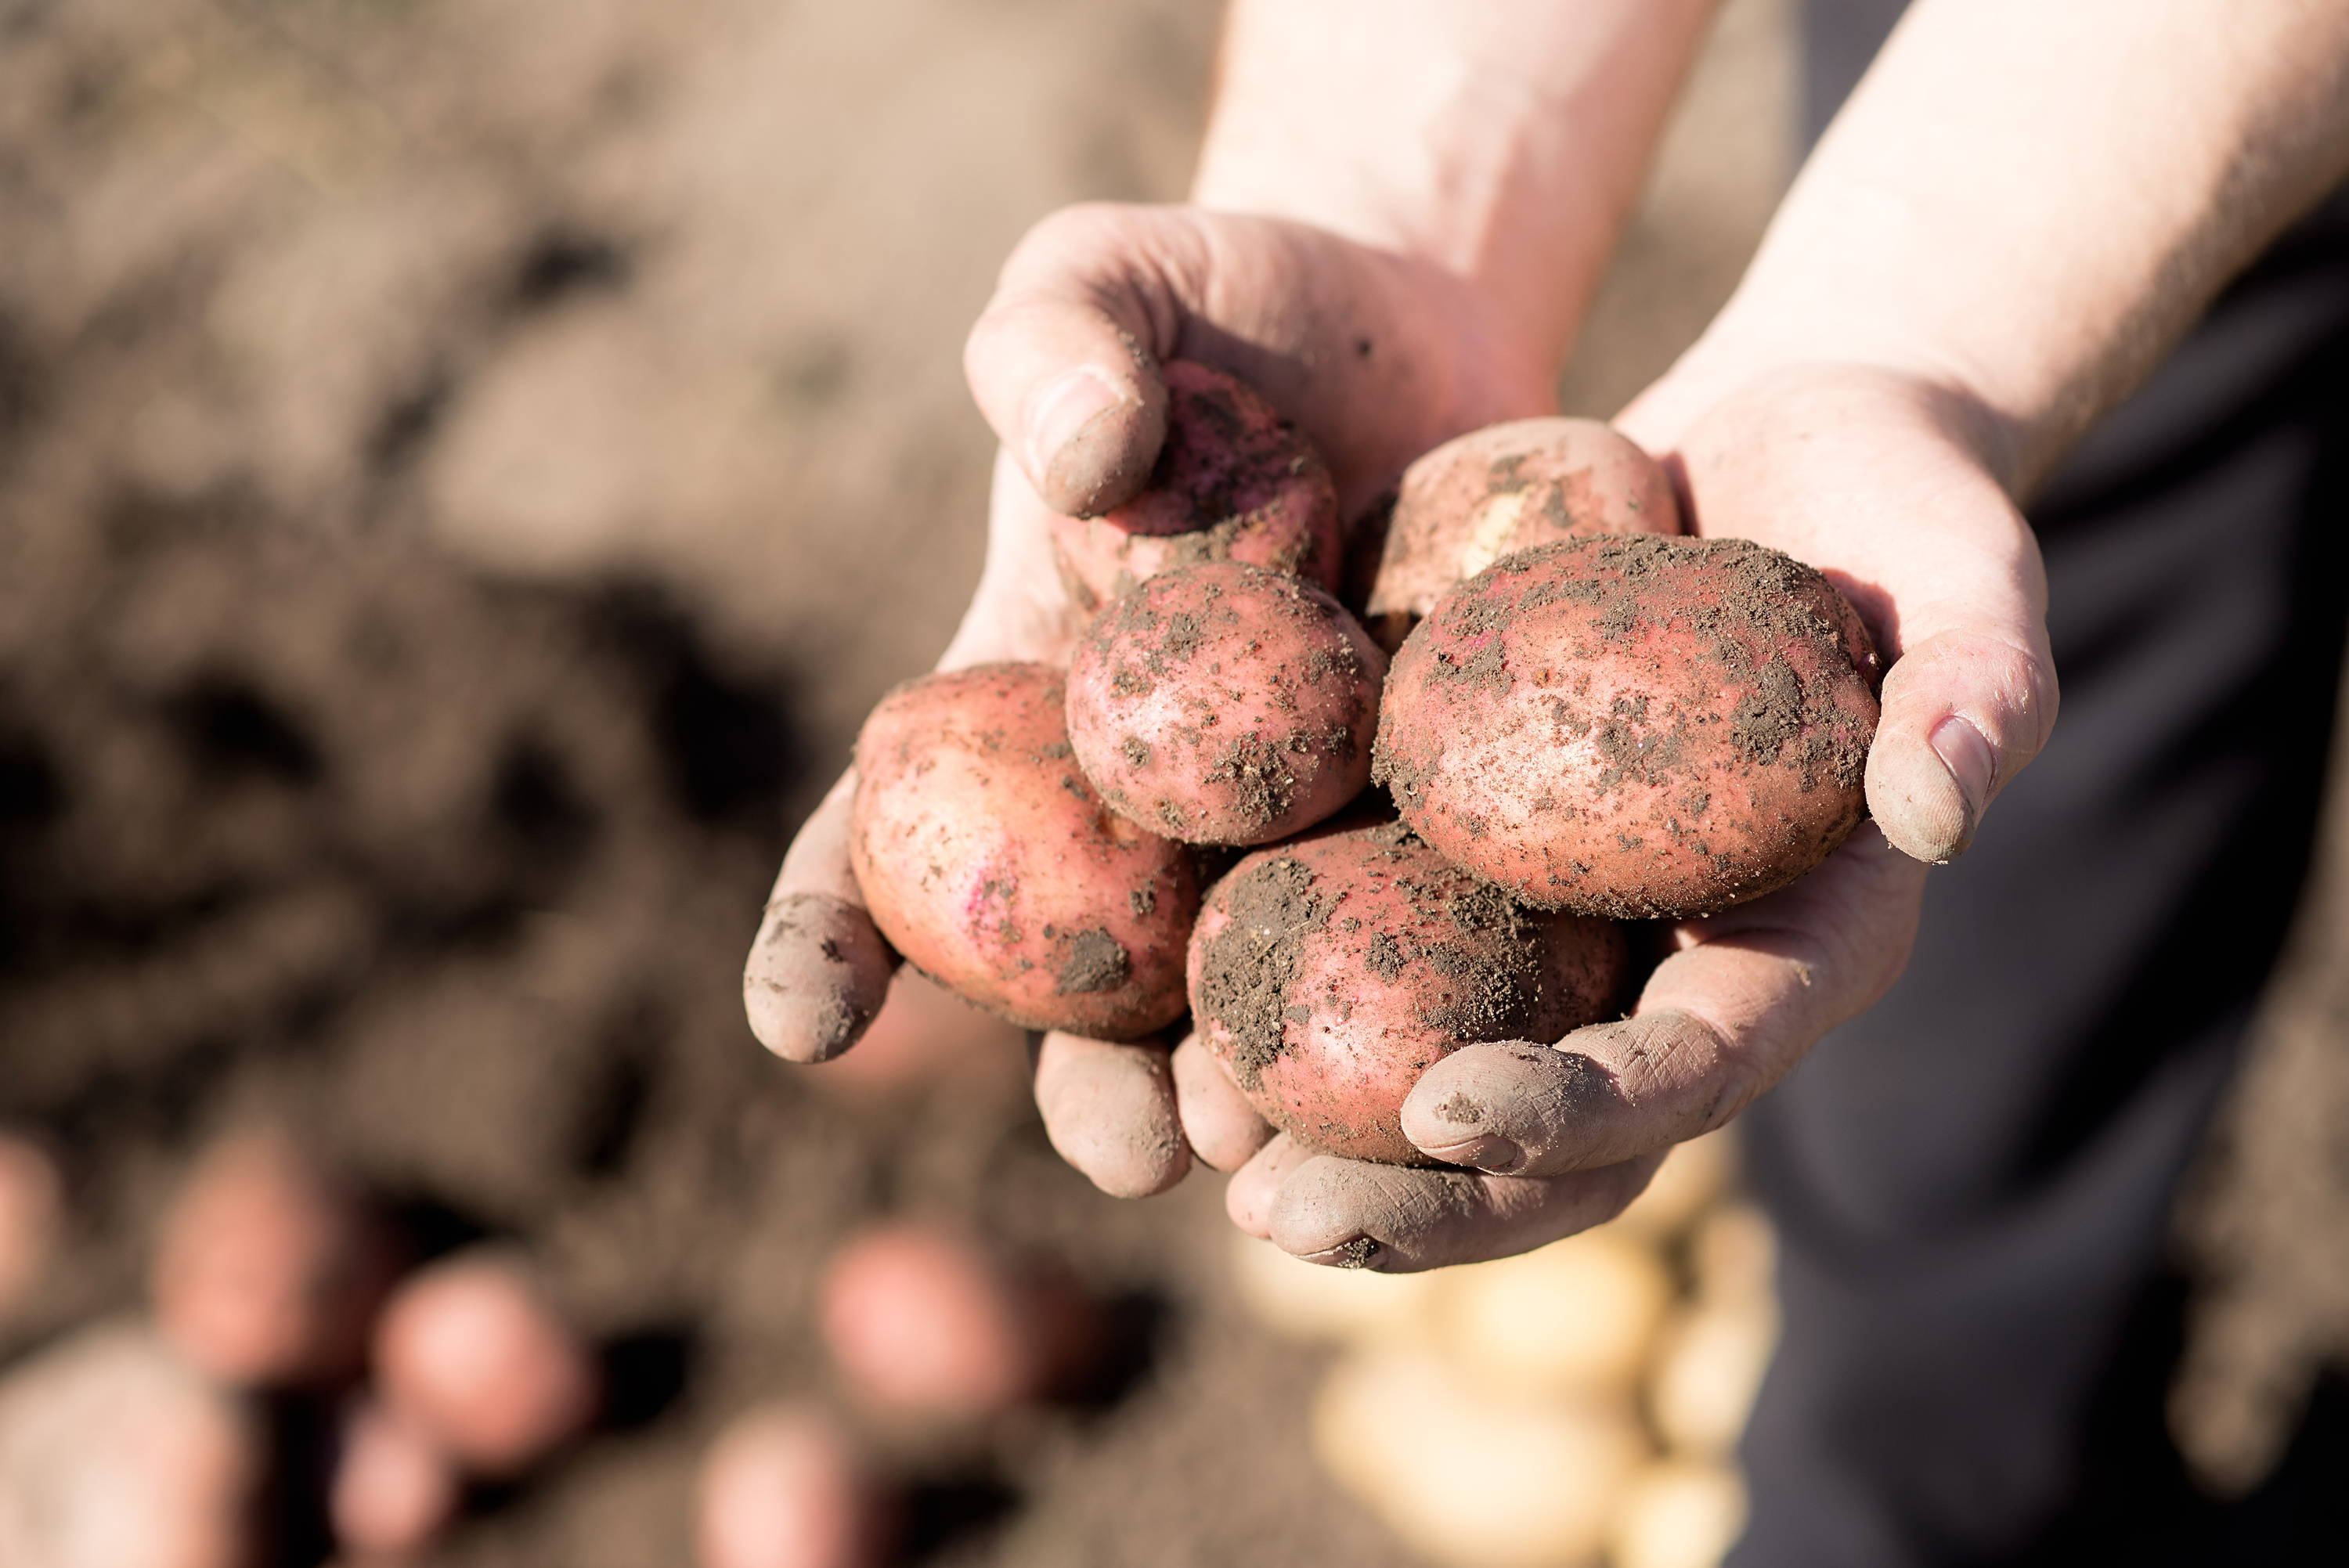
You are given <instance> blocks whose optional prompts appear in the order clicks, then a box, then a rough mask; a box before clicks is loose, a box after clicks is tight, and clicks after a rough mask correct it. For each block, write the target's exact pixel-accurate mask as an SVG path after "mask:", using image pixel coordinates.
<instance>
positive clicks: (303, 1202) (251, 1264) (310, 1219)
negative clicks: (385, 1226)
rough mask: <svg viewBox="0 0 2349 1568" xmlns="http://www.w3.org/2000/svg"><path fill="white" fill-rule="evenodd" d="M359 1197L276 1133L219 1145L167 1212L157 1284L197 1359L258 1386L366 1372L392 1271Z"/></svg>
mask: <svg viewBox="0 0 2349 1568" xmlns="http://www.w3.org/2000/svg"><path fill="white" fill-rule="evenodd" d="M391 1272H392V1270H391V1259H390V1255H389V1243H388V1240H387V1238H386V1237H385V1236H384V1234H383V1233H382V1232H381V1231H380V1230H379V1229H378V1226H377V1224H376V1223H375V1221H374V1216H372V1215H371V1214H369V1213H368V1212H367V1209H366V1207H365V1206H364V1204H363V1203H362V1202H360V1200H359V1198H358V1197H357V1194H356V1193H355V1192H354V1191H352V1190H351V1189H350V1188H349V1187H348V1186H347V1185H346V1184H345V1183H344V1182H343V1181H341V1180H340V1179H339V1178H338V1177H337V1176H336V1174H335V1173H334V1172H332V1171H329V1170H328V1169H327V1168H326V1166H325V1165H324V1164H322V1163H321V1162H320V1161H316V1159H314V1158H312V1157H311V1156H310V1155H309V1154H308V1153H306V1152H305V1150H303V1149H302V1148H301V1147H300V1146H299V1145H298V1144H297V1143H295V1141H294V1140H291V1139H289V1138H287V1137H286V1136H285V1135H284V1134H283V1133H281V1132H277V1131H274V1130H253V1131H246V1132H241V1133H237V1134H233V1135H232V1136H230V1137H228V1138H226V1139H223V1140H221V1141H220V1142H219V1143H217V1144H215V1145H214V1146H213V1147H212V1149H211V1150H208V1151H207V1152H206V1153H205V1154H204V1155H203V1156H202V1159H200V1160H199V1161H198V1162H197V1164H196V1167H195V1170H194V1171H193V1172H192V1173H191V1175H190V1176H189V1178H188V1181H187V1184H186V1185H185V1186H184V1187H183V1188H181V1191H180V1194H179V1196H178V1198H177V1199H176V1200H175V1201H174V1202H172V1204H171V1210H170V1212H168V1213H167V1214H166V1215H165V1217H164V1221H163V1230H162V1235H161V1238H160V1241H159V1243H158V1244H157V1247H156V1252H155V1261H154V1265H153V1267H152V1268H151V1270H150V1274H149V1291H150V1295H151V1296H152V1298H153V1301H154V1305H155V1320H156V1324H157V1326H158V1327H159V1328H160V1330H161V1331H162V1334H163V1337H164V1338H165V1339H167V1340H168V1341H170V1342H171V1346H172V1348H174V1349H175V1350H177V1351H178V1352H179V1353H180V1354H181V1356H183V1357H187V1359H188V1362H189V1364H190V1365H191V1366H193V1367H196V1368H197V1369H198V1370H200V1371H202V1372H204V1373H206V1374H207V1375H209V1376H211V1377H218V1378H221V1379H222V1380H223V1381H225V1382H229V1383H236V1384H244V1385H251V1386H256V1387H271V1386H285V1385H291V1384H306V1383H322V1382H332V1381H335V1380H336V1379H340V1378H344V1377H349V1376H351V1375H353V1374H355V1373H356V1372H357V1370H358V1368H359V1365H360V1363H361V1361H362V1359H363V1358H364V1356H365V1354H366V1346H367V1328H368V1325H369V1323H370V1321H371V1319H372V1317H373V1315H374V1313H375V1310H376V1308H377V1307H378V1305H380V1304H381V1302H382V1298H383V1294H384V1291H385V1290H386V1289H387V1288H388V1285H389V1283H390V1277H391Z"/></svg>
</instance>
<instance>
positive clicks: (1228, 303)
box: [743, 206, 1552, 1196]
mask: <svg viewBox="0 0 2349 1568" xmlns="http://www.w3.org/2000/svg"><path fill="white" fill-rule="evenodd" d="M1498 317H1499V313H1498V312H1497V311H1495V309H1494V308H1493V307H1492V306H1491V305H1490V304H1487V303H1486V302H1485V300H1484V299H1483V298H1482V297H1481V296H1480V295H1479V294H1476V293H1475V290H1474V289H1473V288H1472V287H1471V286H1470V285H1468V284H1465V283H1464V282H1463V281H1462V280H1461V279H1460V278H1459V277H1458V276H1456V275H1454V273H1448V272H1445V271H1444V270H1442V269H1440V268H1437V267H1434V266H1432V265H1429V264H1426V263H1418V262H1413V261H1412V260H1410V259H1408V258H1406V257H1404V256H1402V255H1401V254H1399V253H1393V252H1389V251H1382V250H1377V249H1373V248H1371V247H1369V246H1366V245H1362V244H1358V243H1355V242H1350V241H1348V240H1344V239H1341V238H1340V237H1338V236H1337V235H1334V234H1331V233H1329V232H1324V231H1321V230H1319V229H1314V228H1310V227H1308V226H1305V225H1303V224H1299V223H1293V222H1280V221H1277V220H1273V219H1266V218H1246V217H1236V216H1230V215H1226V214H1220V213H1213V212H1207V211H1199V210H1195V209H1189V208H1180V207H1117V206H1093V207H1079V208H1072V209H1070V210H1068V211H1063V212H1061V213H1059V214H1057V215H1055V216H1053V217H1051V218H1049V219H1047V220H1046V221H1045V222H1042V223H1041V224H1040V225H1038V226H1037V228H1036V229H1035V230H1034V231H1033V232H1030V234H1029V236H1028V237H1027V239H1026V240H1025V241H1023V242H1021V244H1020V245H1019V248H1018V249H1017V250H1016V251H1015V252H1014V253H1012V255H1011V258H1010V260H1009V262H1008V263H1006V265H1005V267H1004V269H1003V274H1002V277H1001V280H1000V281H999V284H998V287H997V290H996V294H995V297H994V300H993V301H992V302H991V303H990V304H988V308H987V311H986V314H985V315H982V316H981V317H980V319H979V322H978V325H977V327H976V328H975V329H974V330H973V331H972V333H971V336H970V343H969V346H968V353H967V355H966V368H967V369H968V374H969V377H970V384H971V389H972V391H973V393H974V394H975V395H976V397H978V405H979V407H980V409H981V410H982V411H983V412H984V413H985V414H986V415H987V418H988V421H989V423H991V424H992V425H993V426H994V427H995V430H996V433H997V435H998V436H999V437H1000V438H1001V439H1002V442H1003V450H1002V452H1001V454H1000V455H999V458H998V459H997V463H996V469H995V480H994V486H993V495H992V500H991V503H990V516H989V522H988V549H987V564H986V568H985V571H984V573H982V575H981V578H980V581H979V586H978V593H977V595H976V596H975V597H974V598H973V600H972V602H971V606H970V609H969V611H968V613H967V614H965V616H964V619H963V623H962V626H961V629H960V630H959V631H958V632H957V634H956V635H955V638H954V641H953V643H952V644H951V645H949V646H948V648H947V652H946V654H945V655H944V656H943V657H942V659H941V660H940V665H941V667H943V668H951V667H955V666H957V665H971V664H978V663H982V662H985V661H988V660H992V659H1040V660H1045V661H1048V662H1051V663H1056V664H1057V663H1064V662H1066V658H1067V655H1068V651H1069V648H1070V645H1071V641H1072V640H1073V637H1074V635H1075V633H1076V630H1077V624H1076V618H1075V616H1074V614H1073V613H1072V611H1071V606H1070V603H1069V600H1068V598H1067V595H1066V593H1065V592H1064V590H1063V589H1062V586H1061V576H1060V573H1059V571H1058V569H1057V567H1056V565H1055V563H1054V561H1053V557H1052V546H1051V539H1050V529H1049V520H1050V517H1051V516H1052V514H1053V512H1054V511H1056V510H1057V511H1067V512H1076V513H1087V514H1090V513H1095V512H1099V511H1104V510H1106V509H1108V508H1109V507H1112V506H1114V505H1116V504H1118V503H1119V502H1121V501H1123V500H1126V499H1127V498H1128V497H1130V496H1131V495H1132V494H1133V492H1134V491H1135V490H1138V489H1139V488H1141V485H1142V483H1143V480H1144V479H1145V478H1146V477H1147V475H1148V474H1149V472H1150V467H1151V463H1152V461H1153V460H1154V458H1155V457H1156V454H1157V449H1158V444H1159V441H1160V439H1161V438H1162V437H1163V436H1164V421H1165V388H1164V385H1163V384H1162V383H1161V382H1160V380H1159V378H1158V374H1157V369H1156V366H1158V365H1159V364H1160V363H1162V362H1164V361H1165V360H1168V359H1176V358H1181V359H1195V360H1200V361H1204V362H1205V363H1206V364H1209V365H1213V366H1217V367H1219V368H1222V369H1225V370H1227V371H1230V372H1231V373H1233V374H1234V375H1237V376H1238V377H1241V378H1242V379H1243V380H1245V381H1247V382H1248V383H1249V384H1251V385H1252V386H1254V387H1256V388H1257V390H1258V391H1260V392H1262V393H1263V394H1264V395H1265V396H1266V397H1268V398H1269V399H1270V400H1271V401H1272V402H1273V403H1274V405H1275V406H1276V407H1278V408H1279V409H1280V410H1281V412H1282V413H1283V414H1285V415H1287V416H1288V418H1292V419H1294V420H1295V421H1297V423H1298V424H1299V427H1300V428H1302V429H1303V430H1304V431H1305V433H1306V435H1307V437H1308V438H1309V439H1311V440H1312V442H1313V443H1314V445H1315V446H1316V447H1317V448H1319V450H1320V451H1321V453H1322V455H1323V457H1324V458H1326V459H1328V460H1329V463H1330V470H1331V473H1332V476H1333V477H1334V478H1335V480H1336V481H1337V486H1338V496H1339V503H1340V508H1341V509H1342V511H1341V515H1343V516H1345V517H1347V518H1350V519H1351V518H1356V517H1358V516H1360V515H1361V513H1362V512H1363V511H1365V510H1366V509H1368V508H1370V507H1371V504H1372V503H1373V502H1374V501H1375V500H1376V499H1377V498H1378V497H1379V495H1380V494H1381V491H1383V490H1386V489H1387V488H1388V487H1390V486H1391V485H1392V483H1393V482H1394V480H1395V478H1396V476H1397V475H1399V474H1400V473H1401V471H1402V468H1403V465H1404V464H1406V463H1408V462H1409V461H1410V460H1411V459H1413V458H1414V457H1417V456H1418V455H1419V454H1420V453H1421V452H1423V451H1424V450H1426V449H1428V448H1430V447H1432V446H1434V445H1436V444H1437V443H1439V442H1441V441H1444V440H1446V439H1448V438H1451V437H1453V436H1454V435H1457V434H1459V433H1461V432H1462V431H1464V430H1469V429H1474V428H1477V427H1479V426H1482V425H1487V424H1492V423H1494V422H1495V421H1498V420H1501V419H1509V418H1523V417H1526V416H1529V415H1535V414H1542V413H1547V412H1549V411H1550V408H1551V397H1552V394H1551V382H1552V375H1551V367H1550V366H1549V365H1548V363H1547V355H1546V353H1545V351H1543V350H1541V349H1538V348H1537V347H1535V346H1531V345H1529V344H1526V343H1525V342H1523V341H1521V340H1520V339H1518V338H1517V337H1516V336H1514V335H1511V334H1509V333H1508V332H1506V331H1505V330H1504V328H1503V325H1502V324H1501V322H1500V320H1499V319H1498ZM853 794H854V779H853V776H852V777H850V778H843V779H842V780H841V781H840V783H839V784H838V785H836V786H835V787H834V788H833V790H832V792H831V793H830V794H829V795H827V796H826V797H825V798H824V800H823V805H821V806H820V807H819V808H818V809H817V810H816V811H815V813H814V814H813V815H812V817H810V818H809V820H808V821H807V823H806V825H805V826H804V827H802V829H801V830H800V834H799V837H798V839H797V840H796V841H794V842H793V844H792V849H791V852H790V853H789V854H788V855H787V856H786V857H785V859H784V861H783V868H782V872H781V875H779V876H778V877H777V879H776V882H775V887H774V892H773V893H772V895H771V897H770V899H769V901H768V903H767V909H766V916H765V919H764V921H763V923H761V927H760V931H759V936H758V940H757V943H756V944H755V945H754V946H753V947H752V949H751V953H750V963H749V965H748V966H747V968H746V970H745V972H744V975H743V995H744V1002H745V1006H746V1007H747V1009H748V1011H749V1014H750V1026H751V1029H752V1031H753V1032H754V1033H755V1034H756V1035H757V1036H758V1037H759V1038H760V1039H761V1041H762V1042H764V1043H765V1045H766V1046H767V1047H768V1048H769V1049H770V1050H771V1051H773V1052H775V1053H776V1054H777V1055H778V1056H781V1057H785V1058H787V1059H790V1060H792V1061H802V1062H814V1061H823V1060H826V1059H828V1058H830V1057H833V1056H837V1055H838V1054H840V1053H841V1052H842V1051H844V1050H846V1049H848V1048H849V1047H851V1046H852V1045H854V1042H855V1040H856V1037H858V1036H859V1035H860V1034H862V1033H863V1031H864V1026H865V1025H866V1024H868V1023H869V1022H871V1020H872V1018H873V1016H874V1013H875V1012H877V1011H878V1010H879V1008H880V1006H881V1005H882V1002H883V1000H884V998H885V996H886V995H887V991H888V984H889V977H890V975H891V973H892V972H893V971H894V970H895V966H896V963H897V959H896V955H895V954H893V953H891V952H890V951H889V948H888V944H886V943H885V941H884V940H883V939H882V937H881V934H880V933H879V932H878V931H876V930H875V929H874V925H873V922H872V920H871V918H870V916H868V915H867V914H866V913H865V911H864V901H863V897H862V895H861V894H860V893H859V892H858V891H857V887H856V879H855V877H854V874H853V873H852V872H851V871H850V869H849V862H848V843H849V839H848V813H849V805H850V799H851V797H852V796H853ZM1035 1079H1036V1098H1037V1103H1038V1106H1039V1108H1040V1110H1041V1112H1042V1114H1043V1118H1044V1125H1045V1128H1046V1130H1047V1131H1048V1132H1049V1133H1050V1136H1051V1139H1052V1143H1053V1147H1055V1148H1056V1149H1058V1150H1060V1151H1061V1154H1062V1155H1063V1156H1065V1157H1066V1158H1067V1159H1068V1161H1070V1163H1071V1164H1072V1165H1074V1166H1076V1167H1077V1168H1078V1169H1079V1170H1080V1171H1083V1172H1084V1173H1085V1174H1086V1175H1087V1176H1089V1177H1091V1178H1092V1180H1093V1181H1094V1182H1095V1183H1096V1184H1098V1185H1099V1186H1100V1187H1102V1189H1103V1190H1104V1191H1110V1192H1112V1193H1117V1194H1120V1195H1124V1196H1140V1195H1143V1194H1146V1193H1151V1192H1156V1191H1163V1190H1164V1189H1165V1188H1167V1187H1169V1186H1172V1185H1173V1184H1174V1182H1175V1181H1179V1180H1181V1178H1182V1176H1183V1173H1184V1171H1185V1169H1186V1168H1187V1166H1188V1164H1189V1162H1190V1149H1189V1146H1188V1145H1187V1144H1186V1142H1185V1136H1184V1132H1183V1130H1182V1127H1181V1126H1180V1125H1179V1124H1178V1121H1177V1118H1176V1104H1175V1091H1174V1078H1173V1077H1172V1075H1171V1074H1170V1070H1169V1063H1168V1059H1167V1053H1166V1051H1165V1050H1164V1047H1155V1046H1148V1045H1141V1046H1134V1045H1114V1044H1111V1043H1108V1042H1104V1041H1100V1040H1087V1039H1081V1038H1079V1037H1075V1036H1071V1035H1064V1034H1048V1035H1046V1036H1044V1037H1043V1038H1042V1040H1041V1042H1040V1044H1039V1046H1038V1047H1037V1050H1036V1060H1035ZM1238 1136H1239V1137H1240V1138H1241V1139H1242V1140H1247V1139H1250V1138H1253V1139H1255V1140H1257V1141H1261V1140H1262V1137H1263V1136H1264V1135H1263V1132H1262V1130H1261V1128H1260V1124H1255V1123H1254V1122H1253V1118H1250V1119H1249V1123H1248V1124H1247V1125H1246V1126H1244V1127H1243V1128H1242V1130H1241V1131H1240V1133H1239V1135H1238ZM1253 1146H1254V1145H1253V1143H1250V1144H1249V1145H1248V1147H1249V1148H1253ZM1217 1147H1218V1148H1219V1150H1228V1149H1230V1148H1232V1147H1235V1145H1233V1144H1232V1143H1231V1142H1230V1140H1229V1139H1228V1138H1226V1140H1224V1141H1223V1142H1221V1143H1219V1144H1218V1146H1217ZM1226 1157H1227V1156H1226Z"/></svg>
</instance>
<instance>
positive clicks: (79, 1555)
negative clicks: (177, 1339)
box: [0, 1322, 269, 1568]
mask: <svg viewBox="0 0 2349 1568" xmlns="http://www.w3.org/2000/svg"><path fill="white" fill-rule="evenodd" d="M268 1466H269V1445H268V1439H267V1438H266V1436H265V1434H264V1432H263V1430H262V1424H261V1421H260V1418H259V1412H258V1411H257V1410H255V1409H254V1408H250V1407H249V1406H248V1404H247V1403H246V1401H245V1400H244V1399H243V1398H241V1397H239V1396H238V1395H237V1394H236V1393H234V1392H233V1390H230V1389H228V1388H224V1387H221V1386H220V1385H219V1384H217V1383H214V1382H212V1380H211V1379H209V1378H207V1377H203V1376H202V1374H200V1373H198V1372H197V1371H195V1370H194V1369H193V1368H191V1367H189V1366H188V1365H187V1364H186V1363H185V1362H184V1361H182V1360H181V1359H180V1357H177V1356H176V1355H174V1354H172V1353H171V1349H170V1348H169V1347H168V1346H165V1345H164V1344H163V1342H162V1341H161V1339H160V1338H159V1337H158V1336H155V1335H153V1334H151V1333H150V1332H149V1331H148V1330H147V1329H145V1328H144V1327H142V1326H135V1325H131V1324H127V1323H119V1322H114V1323H102V1324H98V1325H96V1326H92V1327H88V1328H85V1329H82V1330H80V1331H79V1332H78V1333H76V1334H74V1335H73V1336H70V1337H69V1338H67V1339H65V1340H63V1341H61V1342H60V1343H58V1344H57V1345H54V1346H48V1347H47V1348H46V1349H43V1350H41V1351H39V1352H38V1353H37V1354H36V1355H34V1356H32V1357H28V1358H26V1360H25V1361H24V1362H22V1363H21V1364H19V1365H17V1366H16V1367H11V1368H9V1370H8V1373H7V1375H6V1377H5V1378H0V1563H6V1564H7V1565H8V1568H250V1565H251V1564H252V1563H256V1562H260V1561H264V1560H265V1559H264V1556H263V1553H262V1542H261V1531H262V1526H263V1523H264V1513H263V1504H264V1501H265V1496H264V1488H265V1485H266V1480H267V1474H268Z"/></svg>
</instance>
